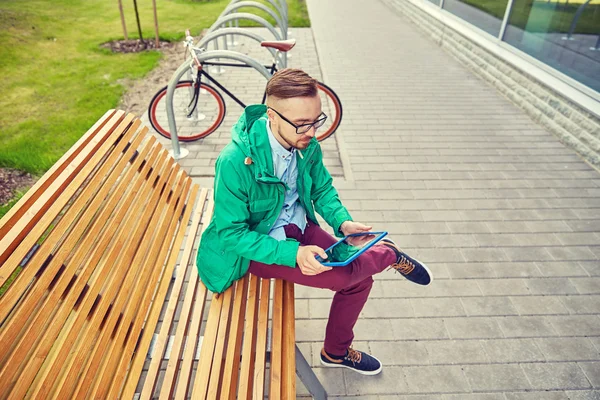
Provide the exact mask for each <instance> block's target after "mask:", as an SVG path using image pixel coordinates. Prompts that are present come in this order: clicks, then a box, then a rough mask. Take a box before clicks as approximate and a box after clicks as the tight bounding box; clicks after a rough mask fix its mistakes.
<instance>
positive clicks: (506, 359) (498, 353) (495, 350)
mask: <svg viewBox="0 0 600 400" xmlns="http://www.w3.org/2000/svg"><path fill="white" fill-rule="evenodd" d="M482 346H483V348H484V349H485V352H486V353H487V354H488V356H489V358H490V360H493V361H494V362H497V363H514V362H532V361H545V358H544V355H543V353H542V352H541V350H540V349H539V348H538V347H537V345H536V342H535V339H490V340H484V341H482Z"/></svg>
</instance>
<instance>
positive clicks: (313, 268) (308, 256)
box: [296, 246, 331, 275]
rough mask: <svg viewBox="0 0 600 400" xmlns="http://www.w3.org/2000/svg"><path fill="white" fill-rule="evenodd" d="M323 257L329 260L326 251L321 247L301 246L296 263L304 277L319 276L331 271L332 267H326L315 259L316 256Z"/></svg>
mask: <svg viewBox="0 0 600 400" xmlns="http://www.w3.org/2000/svg"><path fill="white" fill-rule="evenodd" d="M317 254H318V255H319V256H321V258H322V259H323V260H324V259H326V258H327V254H326V253H325V250H323V249H322V248H320V247H319V246H300V247H299V248H298V254H296V263H297V264H298V266H299V267H300V271H301V272H302V273H303V274H304V275H319V274H320V273H322V272H325V271H329V270H330V269H331V267H326V266H324V265H323V264H321V263H320V262H318V261H317V260H316V258H315V255H317Z"/></svg>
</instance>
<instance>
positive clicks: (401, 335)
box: [390, 318, 449, 340]
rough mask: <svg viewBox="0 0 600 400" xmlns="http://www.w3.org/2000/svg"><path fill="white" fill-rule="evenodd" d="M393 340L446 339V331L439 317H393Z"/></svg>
mask: <svg viewBox="0 0 600 400" xmlns="http://www.w3.org/2000/svg"><path fill="white" fill-rule="evenodd" d="M390 322H391V324H392V330H393V333H394V340H423V339H447V338H449V335H448V331H447V330H446V326H445V324H444V320H443V319H441V318H421V319H393V320H391V321H390Z"/></svg>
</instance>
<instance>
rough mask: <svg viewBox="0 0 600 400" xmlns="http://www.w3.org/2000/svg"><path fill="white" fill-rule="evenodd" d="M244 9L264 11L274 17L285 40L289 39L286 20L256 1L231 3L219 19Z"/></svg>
mask: <svg viewBox="0 0 600 400" xmlns="http://www.w3.org/2000/svg"><path fill="white" fill-rule="evenodd" d="M243 7H254V8H258V9H259V10H262V11H264V12H266V13H267V14H269V15H270V16H271V17H273V19H274V20H275V22H276V24H277V26H279V29H280V31H281V37H282V38H284V39H287V28H288V26H287V21H286V20H285V19H283V18H281V17H280V16H279V15H277V14H276V13H275V12H274V11H273V9H271V8H269V7H267V6H265V5H264V4H262V3H257V2H256V1H238V2H235V3H231V4H229V5H228V6H227V7H226V8H225V10H223V12H222V13H221V16H220V17H219V18H222V17H224V16H226V15H228V14H232V13H234V12H235V11H236V10H237V9H240V8H243Z"/></svg>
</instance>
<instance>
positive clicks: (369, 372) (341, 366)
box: [319, 356, 383, 376]
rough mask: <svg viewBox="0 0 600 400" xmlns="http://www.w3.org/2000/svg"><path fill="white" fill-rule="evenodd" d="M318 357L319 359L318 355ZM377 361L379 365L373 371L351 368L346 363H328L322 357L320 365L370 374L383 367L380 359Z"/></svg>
mask: <svg viewBox="0 0 600 400" xmlns="http://www.w3.org/2000/svg"><path fill="white" fill-rule="evenodd" d="M371 357H373V356H371ZM373 358H375V357H373ZM319 359H320V357H319ZM375 359H376V360H377V358H375ZM377 361H378V362H379V365H380V367H379V369H376V370H375V371H361V370H360V369H356V368H352V367H349V366H347V365H342V364H330V363H326V362H325V361H323V360H322V359H321V365H323V366H325V367H329V368H348V369H349V370H351V371H354V372H358V373H359V374H361V375H369V376H372V375H377V374H379V373H380V372H381V370H382V369H383V364H381V361H379V360H377Z"/></svg>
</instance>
